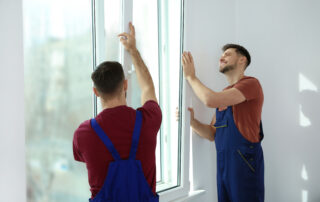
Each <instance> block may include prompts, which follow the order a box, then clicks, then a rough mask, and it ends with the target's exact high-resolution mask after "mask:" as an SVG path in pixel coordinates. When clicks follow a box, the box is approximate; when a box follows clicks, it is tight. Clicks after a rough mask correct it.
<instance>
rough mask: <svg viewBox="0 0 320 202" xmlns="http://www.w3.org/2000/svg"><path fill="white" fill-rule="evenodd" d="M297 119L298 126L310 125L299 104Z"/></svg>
mask: <svg viewBox="0 0 320 202" xmlns="http://www.w3.org/2000/svg"><path fill="white" fill-rule="evenodd" d="M299 114H300V115H299V117H300V126H302V127H308V126H310V125H311V121H310V119H309V118H308V117H306V116H305V115H304V114H303V112H302V106H301V104H299Z"/></svg>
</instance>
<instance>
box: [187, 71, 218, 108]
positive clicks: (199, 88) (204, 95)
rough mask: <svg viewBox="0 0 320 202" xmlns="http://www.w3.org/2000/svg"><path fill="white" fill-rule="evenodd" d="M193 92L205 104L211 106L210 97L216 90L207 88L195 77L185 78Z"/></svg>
mask: <svg viewBox="0 0 320 202" xmlns="http://www.w3.org/2000/svg"><path fill="white" fill-rule="evenodd" d="M187 80H188V82H189V84H190V86H191V87H192V89H193V92H194V93H195V94H196V96H197V97H198V98H199V99H200V100H201V102H203V103H204V104H205V105H206V106H208V107H211V105H212V98H214V96H215V95H216V92H214V91H213V90H211V89H209V88H207V87H206V86H205V85H204V84H203V83H201V81H200V80H199V79H198V78H197V77H196V76H194V77H190V78H187Z"/></svg>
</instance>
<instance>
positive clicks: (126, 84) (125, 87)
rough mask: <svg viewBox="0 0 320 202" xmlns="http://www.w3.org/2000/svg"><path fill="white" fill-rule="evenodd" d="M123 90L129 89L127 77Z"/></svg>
mask: <svg viewBox="0 0 320 202" xmlns="http://www.w3.org/2000/svg"><path fill="white" fill-rule="evenodd" d="M123 90H124V91H127V90H128V80H127V79H125V80H124V82H123Z"/></svg>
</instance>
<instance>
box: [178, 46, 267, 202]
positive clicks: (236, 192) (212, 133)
mask: <svg viewBox="0 0 320 202" xmlns="http://www.w3.org/2000/svg"><path fill="white" fill-rule="evenodd" d="M222 50H223V51H224V52H223V54H222V56H221V58H220V72H221V73H223V74H224V75H225V76H226V78H227V80H228V82H229V84H230V85H229V86H228V87H226V88H225V89H224V90H223V91H222V92H214V91H212V90H211V89H209V88H207V87H206V86H205V85H203V84H202V83H201V82H200V80H199V79H198V78H197V77H196V75H195V67H194V61H193V58H192V55H191V53H190V52H184V53H183V56H182V65H183V71H184V75H185V78H186V79H187V81H188V82H189V84H190V85H191V87H192V89H193V91H194V93H195V94H196V96H197V97H198V98H199V99H200V100H201V101H202V102H203V103H204V104H205V105H206V106H208V107H210V108H216V114H215V115H214V116H213V119H212V121H211V124H210V125H208V124H203V123H200V122H199V121H198V120H197V119H195V118H194V111H193V108H188V110H189V111H190V116H191V118H190V125H191V127H192V129H193V130H194V131H195V132H196V133H197V134H198V135H199V136H201V137H203V138H206V139H208V140H210V141H215V143H216V150H217V188H218V201H219V202H262V201H264V160H263V151H262V147H261V141H262V139H263V130H262V123H261V112H262V105H263V99H264V97H263V91H262V88H261V85H260V83H259V81H258V80H257V79H256V78H254V77H249V76H245V75H244V71H245V69H246V68H247V67H248V66H249V64H250V62H251V58H250V54H249V52H248V51H247V50H246V49H245V48H244V47H242V46H240V45H237V44H227V45H225V46H224V47H223V48H222Z"/></svg>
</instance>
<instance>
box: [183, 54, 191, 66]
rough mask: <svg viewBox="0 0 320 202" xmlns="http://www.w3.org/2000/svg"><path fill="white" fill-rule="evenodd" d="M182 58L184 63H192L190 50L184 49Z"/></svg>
mask: <svg viewBox="0 0 320 202" xmlns="http://www.w3.org/2000/svg"><path fill="white" fill-rule="evenodd" d="M182 59H183V63H184V64H186V63H193V57H192V55H191V52H187V51H184V52H183V54H182Z"/></svg>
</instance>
